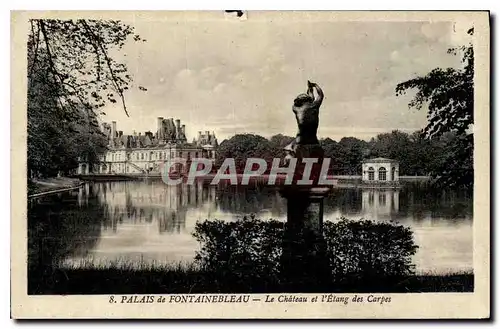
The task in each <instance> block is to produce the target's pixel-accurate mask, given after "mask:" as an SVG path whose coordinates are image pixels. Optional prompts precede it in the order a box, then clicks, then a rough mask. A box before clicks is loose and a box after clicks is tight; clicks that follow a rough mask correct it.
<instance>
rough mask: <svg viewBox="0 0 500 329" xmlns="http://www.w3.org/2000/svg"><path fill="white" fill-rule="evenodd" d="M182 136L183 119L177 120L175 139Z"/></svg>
mask: <svg viewBox="0 0 500 329" xmlns="http://www.w3.org/2000/svg"><path fill="white" fill-rule="evenodd" d="M180 138H181V120H179V119H176V120H175V139H180Z"/></svg>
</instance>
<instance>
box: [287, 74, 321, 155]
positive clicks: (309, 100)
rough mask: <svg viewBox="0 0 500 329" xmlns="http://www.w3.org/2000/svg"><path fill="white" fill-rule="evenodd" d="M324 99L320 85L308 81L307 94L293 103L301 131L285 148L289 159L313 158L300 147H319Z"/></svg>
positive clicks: (299, 96) (301, 95) (300, 96)
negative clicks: (321, 109) (320, 115)
mask: <svg viewBox="0 0 500 329" xmlns="http://www.w3.org/2000/svg"><path fill="white" fill-rule="evenodd" d="M314 90H316V93H317V96H316V97H315V95H314ZM323 98H324V95H323V91H322V90H321V88H320V87H319V86H318V84H316V83H314V82H311V81H309V80H308V81H307V93H306V94H300V95H298V96H297V97H296V98H295V100H294V101H293V107H292V109H293V112H294V113H295V118H296V120H297V126H298V129H299V131H298V132H297V136H296V138H295V140H293V141H292V142H291V143H290V144H289V145H287V146H286V147H285V152H286V153H287V158H288V159H289V158H291V157H299V158H302V157H310V156H312V154H309V153H308V152H307V153H308V154H304V152H301V151H304V150H303V148H301V147H300V145H308V146H309V147H308V148H310V146H312V145H318V146H319V141H318V137H317V136H316V133H317V131H318V124H319V107H320V106H321V103H322V102H323ZM315 148H317V147H315ZM314 153H317V152H314Z"/></svg>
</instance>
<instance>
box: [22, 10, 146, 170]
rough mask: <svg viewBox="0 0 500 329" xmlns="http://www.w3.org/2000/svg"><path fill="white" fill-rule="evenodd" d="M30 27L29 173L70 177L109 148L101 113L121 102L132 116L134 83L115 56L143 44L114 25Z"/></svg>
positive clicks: (45, 23)
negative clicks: (128, 101) (130, 42)
mask: <svg viewBox="0 0 500 329" xmlns="http://www.w3.org/2000/svg"><path fill="white" fill-rule="evenodd" d="M30 26H31V30H30V34H29V38H28V53H27V59H28V170H29V172H30V177H33V176H55V175H57V174H59V173H63V174H67V173H69V172H70V171H71V170H72V169H74V168H75V167H76V165H77V162H78V158H79V157H82V158H85V159H87V161H88V162H90V163H91V164H92V163H95V162H97V159H98V156H99V154H101V153H102V152H103V151H104V150H105V148H106V144H107V141H106V138H105V137H104V135H103V134H102V133H101V131H100V128H99V116H100V115H102V114H104V113H103V112H100V111H99V109H100V108H102V107H103V106H105V104H106V103H107V102H111V103H115V102H117V99H118V98H119V99H121V102H122V106H123V109H124V111H125V112H126V113H127V109H126V105H125V99H124V91H125V90H127V89H128V88H129V86H130V85H131V82H132V77H131V76H130V75H129V74H128V73H127V67H126V66H125V64H123V63H120V62H117V61H116V60H115V59H114V58H113V57H112V56H111V54H115V53H116V52H117V51H120V49H121V48H122V47H123V45H124V44H125V42H126V40H127V39H128V38H129V37H133V39H134V40H136V41H140V40H142V39H141V38H140V37H139V36H137V35H135V34H134V32H133V28H132V27H130V26H128V25H126V24H123V23H121V22H119V21H111V20H109V21H108V20H83V19H79V20H56V19H34V20H31V21H30ZM140 88H141V89H145V88H142V87H140Z"/></svg>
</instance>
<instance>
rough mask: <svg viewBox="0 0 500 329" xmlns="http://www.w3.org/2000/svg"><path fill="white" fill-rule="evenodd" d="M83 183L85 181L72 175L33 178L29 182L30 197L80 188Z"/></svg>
mask: <svg viewBox="0 0 500 329" xmlns="http://www.w3.org/2000/svg"><path fill="white" fill-rule="evenodd" d="M83 184H84V182H83V181H81V180H80V179H78V178H71V177H51V178H43V179H33V180H31V181H30V182H29V183H28V198H35V197H40V196H44V195H48V194H52V193H60V192H66V191H70V190H73V189H77V188H79V187H80V186H82V185H83Z"/></svg>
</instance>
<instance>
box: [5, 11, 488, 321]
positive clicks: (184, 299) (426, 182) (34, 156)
mask: <svg viewBox="0 0 500 329" xmlns="http://www.w3.org/2000/svg"><path fill="white" fill-rule="evenodd" d="M398 15H399V16H398ZM439 15H440V13H439V12H418V13H416V12H392V13H384V12H352V13H348V12H347V13H342V14H341V13H337V12H328V11H324V12H314V11H311V12H309V11H245V10H221V11H189V12H187V11H186V12H182V11H170V12H168V11H164V12H161V11H159V12H155V13H152V12H140V11H137V12H133V11H132V12H102V13H94V12H70V13H66V14H64V12H55V13H53V12H46V13H44V12H13V13H12V16H11V19H12V29H13V32H12V35H13V39H12V43H13V45H14V46H13V52H14V51H15V57H16V61H15V62H16V63H17V64H18V65H21V66H16V67H19V70H18V71H17V73H16V76H14V75H13V76H12V81H13V82H12V83H17V84H19V85H20V86H22V88H21V89H16V91H13V95H14V96H17V97H18V98H16V99H17V101H16V102H13V108H14V107H16V110H15V112H16V116H15V117H14V109H13V110H12V113H13V114H12V115H13V121H12V129H13V131H14V130H16V131H18V132H19V135H16V137H14V134H13V135H12V136H13V139H12V142H11V143H12V145H13V147H12V148H13V150H12V151H11V152H12V153H11V154H12V159H13V160H12V161H13V162H12V173H11V175H12V184H13V189H14V188H15V189H16V191H17V192H15V191H14V190H13V192H12V193H13V194H12V195H13V201H12V202H19V203H18V204H20V205H22V206H20V207H19V206H18V207H16V209H17V210H16V211H15V213H13V215H12V219H11V220H12V222H13V223H14V222H17V224H16V226H13V230H14V231H13V234H14V235H16V233H15V232H19V235H18V237H16V241H14V242H13V244H12V257H13V263H12V267H13V268H12V270H13V272H12V277H11V279H12V280H14V276H15V274H14V273H17V278H16V280H20V278H21V277H22V282H17V283H16V284H18V285H19V286H20V288H19V289H18V290H14V291H13V293H15V292H16V291H18V292H19V293H21V292H22V294H23V298H24V299H25V300H26V301H27V302H26V303H28V301H30V300H31V302H30V304H29V305H31V306H29V307H28V306H26V305H28V304H22V303H20V304H17V305H12V307H17V309H18V310H19V311H18V312H17V313H16V314H19V316H21V317H30V316H35V315H37V316H40V315H41V313H40V311H39V310H35V308H36V306H34V305H36V302H35V300H36V298H42V299H39V300H43V298H51V299H50V300H51V301H54V303H56V302H57V303H60V304H59V305H63V306H64V304H65V303H72V301H73V299H72V298H79V297H85V298H89V299H88V300H95V301H96V302H92V304H94V303H95V304H94V308H92V309H89V310H87V311H84V310H83V309H82V310H79V309H78V310H77V311H75V310H73V311H72V312H77V313H78V312H81V314H86V315H87V316H96V317H106V316H107V315H109V314H115V312H122V314H124V313H127V312H131V311H130V310H132V307H137V309H134V310H135V312H136V313H141V312H142V311H141V310H143V309H144V307H145V306H146V305H148V304H149V305H153V304H154V307H155V308H154V309H155V310H156V312H157V313H156V314H157V316H159V317H174V318H175V317H183V318H191V317H193V318H196V317H198V316H200V317H205V318H211V317H218V318H220V317H224V318H233V317H234V318H239V317H245V316H249V317H254V318H259V317H261V316H259V315H258V314H257V313H255V312H258V311H259V310H260V312H263V314H262V318H268V317H269V316H271V315H270V314H265V312H271V311H270V310H271V309H275V310H276V311H275V313H273V315H272V316H276V317H281V316H283V317H294V315H295V317H297V318H303V317H307V315H306V314H310V316H311V317H315V318H320V317H321V318H336V317H346V316H348V315H347V313H349V312H353V313H355V312H357V315H354V316H355V317H357V318H360V317H361V318H375V317H379V316H380V314H385V316H388V317H394V318H398V317H401V316H403V313H398V314H397V310H403V309H404V310H405V312H406V313H405V314H409V316H410V314H413V316H416V317H420V316H421V317H423V318H425V317H427V315H426V314H429V317H440V316H446V315H452V316H453V317H455V316H456V317H462V316H463V317H468V318H474V317H487V316H489V298H488V291H489V271H490V270H489V236H490V233H489V216H490V215H489V214H490V205H489V172H490V167H489V156H490V155H489V152H490V151H489V143H490V142H489V97H490V95H489V80H488V77H489V19H490V18H489V13H488V12H480V11H479V12H460V11H456V12H443V13H441V15H442V16H439ZM13 56H14V55H13ZM12 65H13V68H14V63H13V64H12ZM13 74H14V72H13ZM19 75H22V76H23V77H22V78H20V77H19ZM16 118H17V119H16ZM15 120H16V121H15ZM14 145H19V147H18V148H15V147H14ZM14 158H15V159H14ZM14 185H16V186H15V187H14ZM21 199H22V200H21ZM21 201H22V202H21ZM16 213H17V215H16ZM478 214H480V215H478ZM13 225H14V224H13ZM19 225H21V226H19ZM17 228H18V229H19V230H18V231H16V230H17ZM15 246H20V247H19V248H16V247H15ZM14 259H16V260H14ZM63 296H64V298H66V299H67V302H65V301H64V300H63V299H62V298H63ZM412 296H415V298H418V300H419V302H418V303H425V301H426V299H429V305H434V306H433V307H430V306H429V308H428V309H427V308H426V309H425V310H423V311H422V313H419V311H418V310H409V309H408V308H407V307H405V306H404V305H405V304H406V305H410V304H407V303H409V302H408V301H405V302H403V301H399V299H400V298H410V297H412ZM434 296H438V297H439V298H440V299H439V300H440V302H436V301H435V302H433V301H432V300H433V298H434ZM447 296H449V297H447ZM438 297H436V298H438ZM19 298H20V297H19ZM91 298H93V299H91ZM447 298H449V299H447ZM460 298H464V299H463V300H462V299H460ZM465 298H471V299H474V304H475V307H477V312H475V311H473V310H472V309H470V310H468V311H463V313H460V311H459V307H463V309H464V310H465V309H466V308H467V307H468V306H467V305H469V304H470V303H472V302H466V301H465ZM18 300H20V299H18ZM74 300H75V301H76V299H74ZM446 300H449V302H445V301H446ZM454 300H456V301H457V302H456V305H455V306H456V307H457V309H456V312H452V311H447V310H453V309H452V308H453V307H455V306H454V305H453V303H452V301H454ZM50 303H52V302H50ZM86 303H87V302H86ZM415 303H417V302H415ZM443 303H445V304H447V305H443ZM468 303H469V304H468ZM54 305H56V304H54ZM67 305H68V307H69V305H70V304H67ZM74 305H76V304H74ZM98 305H101V306H98ZM314 305H317V306H319V307H318V308H317V310H316V311H312V310H310V309H311V308H314V307H315V306H314ZM439 305H443V306H442V309H440V307H439ZM89 307H91V306H89ZM125 307H127V308H125ZM172 307H179V308H182V311H181V312H188V311H187V310H188V309H189V308H190V309H191V313H182V315H181V313H175V314H174V313H168V314H167V313H161V311H159V310H161V309H163V310H165V312H173V311H168V309H169V308H172ZM204 308H205V309H204ZM224 308H226V309H229V308H231V309H233V308H234V311H226V312H224V310H223V309H224ZM268 308H269V311H268V310H266V309H268ZM350 308H351V310H350ZM363 308H364V309H365V310H364V311H363ZM393 308H394V310H393ZM197 309H200V313H199V314H193V312H194V313H196V312H197V311H196V310H197ZM250 309H253V310H250ZM306 309H309V311H307V312H310V313H307V312H306V311H305V310H306ZM61 310H62V309H61ZM127 310H128V311H127ZM287 310H289V312H290V313H292V314H287V313H284V312H287ZM301 310H302V311H301ZM355 310H357V311H355ZM440 311H442V313H440ZM31 312H33V313H31ZM51 312H56V313H53V314H61V315H63V314H65V315H66V316H70V317H72V315H71V314H73V313H71V312H69V311H68V312H69V313H66V312H63V311H61V313H57V310H56V309H53V310H51ZM151 312H152V311H151ZM209 312H212V313H209ZM231 312H235V313H234V314H232V313H231ZM236 312H238V315H236ZM246 312H247V313H246ZM248 312H250V313H248ZM252 312H253V313H252ZM301 312H306V313H303V314H302V313H301ZM314 312H317V313H314ZM320 312H321V313H320ZM360 312H365V314H364V315H361V313H360ZM378 313H380V314H379V315H377V314H378ZM431 313H432V315H431ZM47 314H48V313H47ZM116 314H117V313H116ZM144 314H149V315H146V316H148V317H153V316H151V315H152V314H153V313H144ZM189 314H190V315H189ZM314 314H315V315H314ZM419 314H421V315H419ZM75 316H76V315H75ZM128 316H132V315H131V313H130V315H127V314H124V315H123V317H128ZM54 317H57V315H54ZM141 317H142V315H141Z"/></svg>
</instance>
